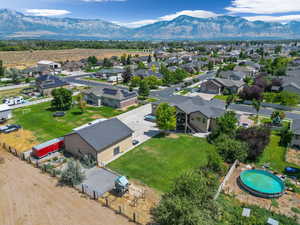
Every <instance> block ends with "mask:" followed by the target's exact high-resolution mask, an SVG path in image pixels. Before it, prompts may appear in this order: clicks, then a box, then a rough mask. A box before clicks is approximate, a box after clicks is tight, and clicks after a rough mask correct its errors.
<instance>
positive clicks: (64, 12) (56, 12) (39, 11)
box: [25, 9, 71, 16]
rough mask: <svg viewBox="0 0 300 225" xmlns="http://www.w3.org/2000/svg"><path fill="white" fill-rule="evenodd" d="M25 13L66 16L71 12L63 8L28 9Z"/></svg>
mask: <svg viewBox="0 0 300 225" xmlns="http://www.w3.org/2000/svg"><path fill="white" fill-rule="evenodd" d="M25 13H26V14H30V15H33V16H64V15H67V14H70V13H71V12H70V11H68V10H63V9H26V10H25Z"/></svg>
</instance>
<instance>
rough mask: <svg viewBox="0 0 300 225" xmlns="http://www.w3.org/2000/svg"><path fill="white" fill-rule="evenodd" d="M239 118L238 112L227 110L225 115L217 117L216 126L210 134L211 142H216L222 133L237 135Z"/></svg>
mask: <svg viewBox="0 0 300 225" xmlns="http://www.w3.org/2000/svg"><path fill="white" fill-rule="evenodd" d="M237 123H238V119H237V117H236V113H235V112H233V111H227V112H226V113H225V114H224V115H223V116H221V117H219V118H217V122H216V127H215V128H214V129H213V131H212V132H211V133H210V135H209V136H208V141H209V142H214V141H215V140H216V139H217V138H218V137H219V136H220V135H221V134H226V135H228V136H229V137H231V138H234V137H235V134H236V130H237Z"/></svg>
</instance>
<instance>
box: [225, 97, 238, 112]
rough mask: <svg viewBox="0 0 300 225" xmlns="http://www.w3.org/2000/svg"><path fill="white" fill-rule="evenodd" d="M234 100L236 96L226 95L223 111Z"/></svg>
mask: <svg viewBox="0 0 300 225" xmlns="http://www.w3.org/2000/svg"><path fill="white" fill-rule="evenodd" d="M235 100H236V95H228V96H227V98H226V105H225V109H226V110H227V109H228V108H229V106H230V105H231V104H232V103H233V102H234V101H235Z"/></svg>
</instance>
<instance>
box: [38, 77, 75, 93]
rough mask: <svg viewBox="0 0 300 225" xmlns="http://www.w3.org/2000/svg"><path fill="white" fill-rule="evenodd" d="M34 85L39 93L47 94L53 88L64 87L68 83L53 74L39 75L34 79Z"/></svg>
mask: <svg viewBox="0 0 300 225" xmlns="http://www.w3.org/2000/svg"><path fill="white" fill-rule="evenodd" d="M35 85H36V88H37V90H38V91H39V92H40V94H41V95H43V96H49V95H51V91H52V90H53V89H55V88H66V87H68V86H69V83H67V82H66V81H63V80H62V79H61V78H59V77H57V76H54V75H41V76H39V77H38V78H37V79H36V81H35Z"/></svg>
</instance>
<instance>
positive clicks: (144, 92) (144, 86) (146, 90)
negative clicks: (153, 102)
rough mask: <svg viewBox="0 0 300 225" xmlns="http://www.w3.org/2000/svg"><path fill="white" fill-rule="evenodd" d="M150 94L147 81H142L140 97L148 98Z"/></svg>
mask: <svg viewBox="0 0 300 225" xmlns="http://www.w3.org/2000/svg"><path fill="white" fill-rule="evenodd" d="M149 94H150V89H149V85H148V83H147V81H146V80H141V82H140V86H139V95H140V96H142V97H144V98H145V97H148V96H149Z"/></svg>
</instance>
